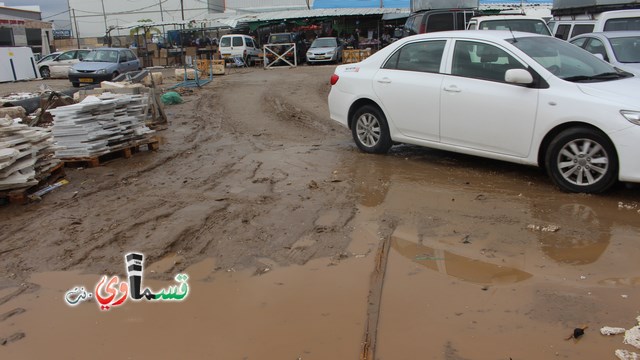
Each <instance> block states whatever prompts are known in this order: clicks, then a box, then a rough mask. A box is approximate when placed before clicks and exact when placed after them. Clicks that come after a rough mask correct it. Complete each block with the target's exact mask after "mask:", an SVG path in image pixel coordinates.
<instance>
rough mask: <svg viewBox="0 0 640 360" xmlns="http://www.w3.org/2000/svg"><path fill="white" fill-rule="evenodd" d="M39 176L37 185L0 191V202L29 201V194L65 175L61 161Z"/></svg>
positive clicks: (20, 202) (18, 202)
mask: <svg viewBox="0 0 640 360" xmlns="http://www.w3.org/2000/svg"><path fill="white" fill-rule="evenodd" d="M40 177H41V180H40V181H39V182H38V185H33V186H31V187H28V188H23V189H16V190H5V191H0V204H3V205H6V204H18V205H22V204H26V203H27V202H29V195H31V194H33V193H35V192H36V191H38V190H40V189H42V188H44V187H45V186H49V185H52V184H54V183H55V182H56V181H58V180H60V179H62V178H63V177H65V173H64V163H62V162H61V163H60V164H58V165H56V166H55V167H53V168H51V169H49V170H48V171H47V172H45V173H43V174H41V175H40Z"/></svg>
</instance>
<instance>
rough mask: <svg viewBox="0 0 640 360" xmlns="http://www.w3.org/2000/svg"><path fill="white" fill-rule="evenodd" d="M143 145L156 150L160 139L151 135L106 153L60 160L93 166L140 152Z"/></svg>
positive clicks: (67, 163) (70, 164) (73, 165)
mask: <svg viewBox="0 0 640 360" xmlns="http://www.w3.org/2000/svg"><path fill="white" fill-rule="evenodd" d="M143 146H145V147H146V148H147V150H148V151H156V150H158V149H159V148H160V141H159V140H158V139H157V138H155V137H152V138H149V139H145V140H140V141H138V142H136V143H135V144H133V145H131V144H129V145H126V146H124V147H121V148H117V149H114V150H112V151H110V152H108V153H106V154H102V155H99V156H91V157H79V158H69V159H62V161H63V162H64V165H65V166H67V167H78V166H83V167H89V168H94V167H98V166H100V165H102V164H104V163H106V162H107V161H110V160H114V159H118V158H125V159H128V158H130V157H131V156H133V154H135V153H138V152H140V148H141V147H143Z"/></svg>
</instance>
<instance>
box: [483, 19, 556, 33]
mask: <svg viewBox="0 0 640 360" xmlns="http://www.w3.org/2000/svg"><path fill="white" fill-rule="evenodd" d="M509 29H510V30H511V31H522V32H528V33H534V34H540V35H551V33H550V32H549V28H547V25H545V23H544V22H543V21H542V20H537V19H512V20H506V19H501V20H485V21H483V22H482V23H480V30H509Z"/></svg>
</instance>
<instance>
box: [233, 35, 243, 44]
mask: <svg viewBox="0 0 640 360" xmlns="http://www.w3.org/2000/svg"><path fill="white" fill-rule="evenodd" d="M231 46H242V38H241V37H240V36H234V37H233V40H232V44H231Z"/></svg>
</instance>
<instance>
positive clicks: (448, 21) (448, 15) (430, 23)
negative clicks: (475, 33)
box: [403, 7, 477, 37]
mask: <svg viewBox="0 0 640 360" xmlns="http://www.w3.org/2000/svg"><path fill="white" fill-rule="evenodd" d="M476 14H477V10H475V9H459V8H455V7H454V8H452V9H438V10H427V11H420V12H416V13H412V14H411V15H409V17H408V18H407V21H405V23H404V33H403V36H404V37H406V36H411V35H416V34H424V33H430V32H436V31H448V30H464V29H466V28H467V23H468V22H469V20H471V18H472V17H474V16H475V15H476Z"/></svg>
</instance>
